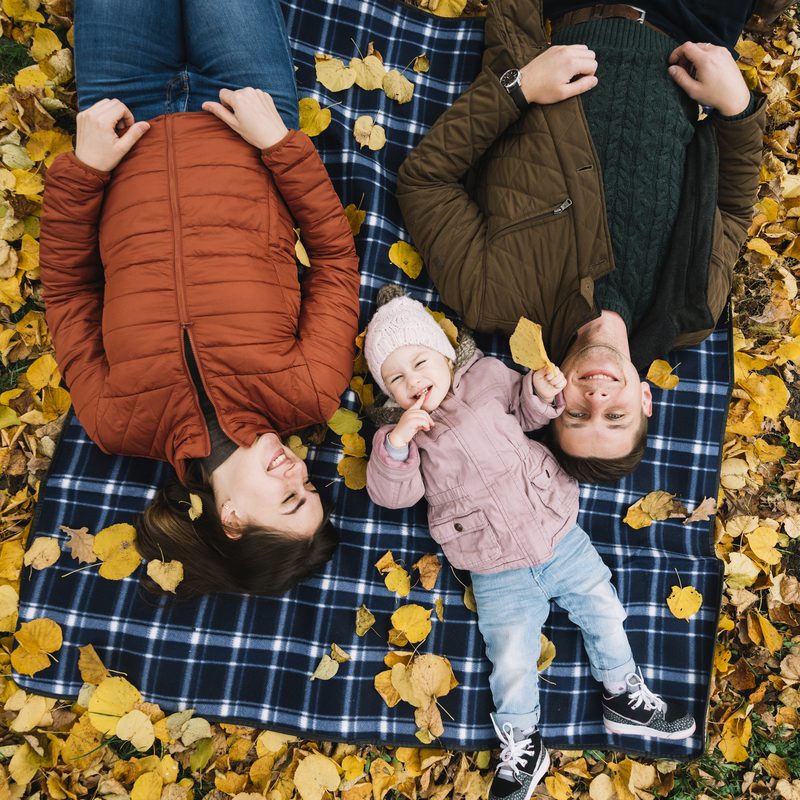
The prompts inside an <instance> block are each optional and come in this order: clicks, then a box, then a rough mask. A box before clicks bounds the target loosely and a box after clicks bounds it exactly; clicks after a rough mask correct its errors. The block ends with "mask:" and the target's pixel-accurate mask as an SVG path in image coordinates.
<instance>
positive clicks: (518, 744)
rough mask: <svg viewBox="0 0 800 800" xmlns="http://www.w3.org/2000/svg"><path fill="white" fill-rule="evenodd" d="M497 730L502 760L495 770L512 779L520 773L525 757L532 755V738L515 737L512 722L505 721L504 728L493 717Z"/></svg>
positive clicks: (504, 777)
mask: <svg viewBox="0 0 800 800" xmlns="http://www.w3.org/2000/svg"><path fill="white" fill-rule="evenodd" d="M492 724H493V725H494V729H495V732H496V733H497V736H498V738H499V739H500V745H501V750H500V761H499V763H498V764H497V767H495V772H496V773H497V774H498V775H499V776H500V777H501V778H503V779H504V780H507V781H511V780H513V779H514V778H516V776H517V775H518V774H519V768H520V766H521V765H522V762H523V761H524V759H525V758H526V757H527V756H528V755H530V753H528V747H529V746H530V743H531V740H530V739H529V738H525V739H520V740H519V741H516V740H515V739H514V728H513V727H512V725H511V723H510V722H504V723H503V727H502V729H500V728H498V727H497V723H496V722H495V721H494V719H492Z"/></svg>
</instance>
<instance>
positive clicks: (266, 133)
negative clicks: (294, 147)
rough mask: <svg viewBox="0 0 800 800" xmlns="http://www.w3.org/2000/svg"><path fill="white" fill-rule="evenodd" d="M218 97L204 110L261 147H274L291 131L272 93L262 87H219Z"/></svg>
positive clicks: (255, 145)
mask: <svg viewBox="0 0 800 800" xmlns="http://www.w3.org/2000/svg"><path fill="white" fill-rule="evenodd" d="M219 100H220V101H219V103H215V102H213V101H207V102H205V103H203V110H204V111H210V112H211V113H212V114H213V115H214V116H215V117H219V118H220V119H221V120H222V121H223V122H224V123H225V124H226V125H228V126H229V127H230V128H231V129H233V130H234V131H236V133H238V134H239V136H241V137H242V139H244V140H245V141H246V142H249V143H250V144H252V145H253V146H254V147H257V148H258V149H259V150H264V149H265V148H267V147H272V145H274V144H277V143H278V142H279V141H280V140H281V139H283V137H284V136H286V134H287V133H288V132H289V131H288V129H287V127H286V125H284V124H283V120H282V119H281V115H280V114H279V113H278V109H277V108H275V103H274V102H273V100H272V97H271V96H270V95H268V94H267V93H266V92H262V91H261V89H253V88H252V87H247V88H245V89H237V90H236V91H233V90H232V89H220V90H219Z"/></svg>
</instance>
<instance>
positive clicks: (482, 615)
mask: <svg viewBox="0 0 800 800" xmlns="http://www.w3.org/2000/svg"><path fill="white" fill-rule="evenodd" d="M610 578H611V571H610V570H609V569H608V567H607V566H606V565H605V564H604V563H603V560H602V559H601V558H600V555H599V554H598V552H597V550H595V549H594V546H593V545H592V543H591V541H590V540H589V537H588V536H587V535H586V532H585V531H584V530H583V529H582V528H580V527H579V526H577V525H576V526H575V527H574V528H573V529H572V530H571V531H570V532H569V533H568V534H566V535H565V536H564V537H563V538H562V539H561V541H560V542H559V543H558V544H557V545H556V549H555V553H554V555H553V557H552V558H551V559H550V560H549V561H547V562H546V563H544V564H539V565H538V566H535V567H524V568H522V569H512V570H508V571H507V572H496V573H492V574H488V575H487V574H479V573H475V572H473V573H472V590H473V592H474V593H475V603H476V605H477V607H478V627H479V628H480V631H481V634H482V635H483V639H484V642H485V643H486V656H487V657H488V659H489V660H490V661H491V662H492V666H493V668H492V674H491V675H490V676H489V685H490V686H491V689H492V699H493V700H494V704H495V708H496V712H495V719H496V720H497V724H498V726H499V727H502V726H503V724H504V723H506V722H510V723H511V724H512V725H513V726H514V727H517V728H521V729H522V730H524V729H525V728H530V727H532V726H533V725H538V724H539V676H538V672H537V670H536V662H537V660H538V658H539V633H540V632H541V630H542V626H543V625H544V623H545V620H546V619H547V617H548V615H549V613H550V601H551V600H555V602H556V603H558V605H559V606H561V608H563V609H564V610H565V611H567V613H568V614H569V618H570V620H572V622H574V623H575V624H576V625H577V626H578V627H579V628H580V630H581V634H582V635H583V643H584V646H585V647H586V652H587V654H588V655H589V663H590V665H591V670H592V675H593V676H594V678H595V679H596V680H598V681H600V682H603V681H607V682H609V683H619V682H623V681H624V680H625V676H626V675H628V674H629V673H631V672H634V671H635V669H636V664H635V662H634V660H633V654H632V653H631V647H630V644H629V643H628V637H627V635H626V633H625V628H624V627H623V624H622V623H623V622H624V620H625V617H626V616H627V615H626V614H625V609H624V608H623V606H622V603H620V601H619V598H618V597H617V592H616V589H614V586H613V585H612V584H611V581H610Z"/></svg>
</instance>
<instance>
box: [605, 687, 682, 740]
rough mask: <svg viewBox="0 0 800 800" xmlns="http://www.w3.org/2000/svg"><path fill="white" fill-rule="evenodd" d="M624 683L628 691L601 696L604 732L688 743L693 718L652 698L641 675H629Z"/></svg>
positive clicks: (655, 695)
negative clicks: (682, 740)
mask: <svg viewBox="0 0 800 800" xmlns="http://www.w3.org/2000/svg"><path fill="white" fill-rule="evenodd" d="M625 683H626V684H627V686H628V689H627V691H625V692H622V693H621V694H613V695H607V694H605V692H604V693H603V725H605V728H606V730H607V731H609V732H610V733H624V734H628V735H631V736H655V737H656V738H658V739H688V738H689V737H690V736H691V735H692V734H693V733H694V728H695V724H694V717H692V715H691V714H689V713H687V712H686V711H685V710H683V709H676V708H675V707H674V706H669V705H667V703H665V702H664V701H663V700H662V699H661V698H660V697H659V696H658V695H657V694H653V692H651V691H650V690H649V689H648V688H647V686H645V683H644V679H643V678H642V675H641V673H637V672H631V673H630V674H629V675H627V676H626V678H625Z"/></svg>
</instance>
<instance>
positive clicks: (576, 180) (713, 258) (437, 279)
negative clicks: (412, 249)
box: [397, 0, 764, 359]
mask: <svg viewBox="0 0 800 800" xmlns="http://www.w3.org/2000/svg"><path fill="white" fill-rule="evenodd" d="M547 46H548V41H547V37H546V35H545V30H544V23H543V19H542V15H541V4H540V3H538V2H537V3H531V2H530V0H493V2H492V3H490V5H489V13H488V17H487V21H486V51H485V53H484V58H483V67H482V69H481V71H480V73H479V74H478V76H477V78H476V79H475V81H474V82H473V84H472V85H471V86H470V88H469V89H468V90H467V91H466V92H465V93H464V94H463V95H462V96H461V97H460V98H459V99H458V100H457V101H456V102H455V103H454V104H453V106H452V107H451V108H450V109H449V110H448V111H446V112H445V113H444V114H443V115H442V116H441V117H440V118H439V120H437V122H436V123H435V124H434V126H433V127H432V128H431V130H430V131H429V132H428V134H427V135H426V136H425V137H424V138H423V140H422V141H421V142H420V143H419V145H418V146H417V147H416V148H415V149H414V151H413V152H412V153H411V154H410V155H409V157H408V158H407V159H406V161H405V162H404V163H403V165H402V166H401V168H400V172H399V175H398V187H397V198H398V202H399V204H400V208H401V210H402V213H403V216H404V218H405V221H406V225H407V227H408V230H409V232H410V234H411V237H412V239H413V240H414V243H415V244H416V245H417V247H418V248H419V249H420V251H421V252H422V254H423V256H424V259H425V263H426V265H427V268H428V272H429V274H430V276H431V279H432V280H433V283H434V284H435V285H436V288H437V289H438V290H439V293H440V294H441V297H442V300H443V301H444V302H445V303H446V304H447V305H449V306H450V307H452V308H453V309H455V310H456V311H457V312H458V313H459V314H461V316H462V317H463V319H464V322H465V324H466V325H467V326H469V327H472V328H474V329H476V330H479V331H496V330H500V331H505V332H510V331H511V330H513V328H514V326H515V325H516V323H517V321H518V320H519V318H520V317H521V316H526V317H528V318H530V319H532V320H534V321H536V322H539V323H540V324H541V325H542V327H543V333H544V338H545V344H546V345H547V347H548V350H549V351H550V353H551V354H552V356H553V358H555V359H561V358H562V357H563V355H564V353H565V351H566V348H567V347H568V345H569V342H570V340H571V339H572V337H573V335H574V334H575V332H576V331H577V330H578V328H579V327H580V326H581V325H583V324H584V323H585V322H587V321H589V320H590V319H592V318H594V317H596V316H597V315H598V314H599V311H598V309H597V308H596V307H595V305H594V301H593V295H594V281H595V280H597V279H598V278H599V277H601V276H602V275H605V274H606V273H608V272H609V271H611V270H612V269H613V268H614V261H613V255H612V248H611V239H610V234H609V229H608V222H607V219H606V209H605V202H604V198H603V182H602V176H601V173H600V165H599V163H598V159H597V154H596V152H595V149H594V146H593V144H592V140H591V136H590V134H589V129H588V125H587V123H586V118H585V116H584V114H583V109H582V106H581V102H580V100H579V99H578V98H571V99H569V100H565V101H563V102H560V103H555V104H553V105H544V106H539V105H531V106H530V107H529V108H528V109H527V110H526V111H525V112H524V113H521V112H520V111H519V109H518V108H517V106H516V104H515V103H514V101H513V100H512V99H511V97H510V96H509V95H508V94H507V92H506V91H505V90H504V89H503V88H502V86H501V85H500V82H499V76H500V75H502V73H503V72H505V70H506V69H509V68H511V67H517V66H521V65H524V64H527V63H528V62H529V61H530V60H531V59H533V58H534V57H535V56H536V55H538V54H539V53H541V52H542V51H543V50H544V49H545V48H546V47H547ZM763 125H764V113H763V102H761V103H760V104H759V108H758V110H757V111H756V112H755V113H754V114H752V115H750V116H749V117H747V118H745V119H742V120H725V119H721V118H719V117H717V116H716V115H712V119H711V120H710V121H709V122H708V123H707V126H708V129H709V130H711V131H712V132H713V136H711V138H713V139H715V145H716V146H715V147H714V148H713V150H714V152H716V151H717V150H718V152H719V159H718V167H715V165H711V167H710V170H709V168H708V167H709V165H708V164H707V163H706V164H705V165H704V167H703V169H702V170H701V171H700V173H699V174H697V175H696V176H694V179H695V180H697V181H703V180H706V179H707V178H708V177H709V175H710V176H711V177H712V178H713V180H714V181H716V182H718V185H717V192H716V193H714V192H706V193H705V194H706V195H708V196H710V197H711V198H712V202H711V206H710V207H709V206H708V204H705V205H703V204H698V203H697V202H695V200H694V198H693V197H692V196H687V197H684V195H692V192H691V186H692V182H691V180H689V178H691V177H692V176H687V180H685V181H684V192H683V193H682V197H681V209H680V210H679V212H678V222H680V221H681V216H682V215H683V217H686V216H687V215H688V214H691V215H702V216H704V217H705V218H706V223H707V224H706V225H705V227H706V228H707V229H708V231H709V241H708V247H707V248H706V249H707V251H708V252H710V257H709V258H708V263H707V264H704V265H703V266H704V267H705V270H706V272H707V274H706V276H705V279H704V280H703V281H702V282H703V283H704V284H705V293H706V297H705V302H704V303H703V302H702V299H701V305H702V306H703V309H704V310H705V311H706V313H705V314H703V315H700V316H698V315H693V314H691V313H684V312H683V310H682V302H683V298H682V297H681V296H680V285H679V286H678V289H677V295H678V296H677V297H670V298H669V306H670V309H671V311H670V313H672V312H673V311H674V317H675V319H674V323H675V324H674V325H673V326H672V327H673V328H674V335H673V336H672V337H671V339H670V341H669V342H666V343H665V348H664V350H665V351H666V350H667V349H669V346H670V345H674V346H681V345H685V344H689V343H694V342H696V341H699V340H700V339H702V338H703V337H704V336H705V335H707V333H708V328H709V327H713V321H715V320H716V319H717V318H718V317H719V315H720V314H721V313H722V310H723V308H724V306H725V303H726V300H727V297H728V294H729V291H730V285H731V275H732V269H733V264H734V262H735V261H736V258H737V254H738V251H739V248H740V246H741V243H742V241H743V240H744V237H745V235H746V231H747V227H748V225H749V222H750V219H751V213H752V205H753V201H754V199H755V195H756V190H757V186H758V167H759V162H760V156H761V142H762V130H763ZM695 138H698V137H695ZM706 138H708V137H706ZM690 149H691V145H690ZM699 161H700V159H695V162H696V163H697V162H699ZM687 163H688V162H687ZM687 187H689V188H687ZM714 199H716V203H714ZM683 223H684V224H683V225H682V226H681V225H678V224H676V227H682V229H683V230H688V231H693V230H694V228H695V227H696V226H695V225H694V224H693V220H691V219H690V220H688V221H687V220H686V219H684V220H683ZM702 227H703V226H700V228H702ZM712 240H713V241H712ZM699 244H700V245H702V243H699ZM682 245H683V247H682V249H683V250H684V251H686V250H687V243H686V242H683V243H682ZM688 249H689V250H692V248H691V247H689V248H688ZM696 249H698V248H694V250H696ZM700 249H702V248H700ZM677 259H678V255H677V253H676V254H674V255H672V258H670V254H668V257H667V259H666V266H669V264H670V263H671V261H677ZM693 269H694V268H693ZM692 278H693V285H695V286H696V283H697V281H696V278H697V275H696V272H694V271H692ZM673 283H674V282H673ZM678 283H679V284H680V282H678ZM672 289H673V294H675V291H676V289H675V286H673V287H672ZM688 291H689V290H688V289H687V290H686V292H687V293H688ZM695 291H696V290H695ZM658 298H659V302H662V301H664V296H663V294H659V295H658ZM691 301H692V303H693V304H696V303H697V298H696V297H693V298H691ZM706 306H707V308H706ZM652 321H653V320H651V322H652ZM695 326H696V327H695ZM651 327H652V326H651ZM643 352H644V351H643ZM644 357H646V356H643V358H644Z"/></svg>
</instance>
